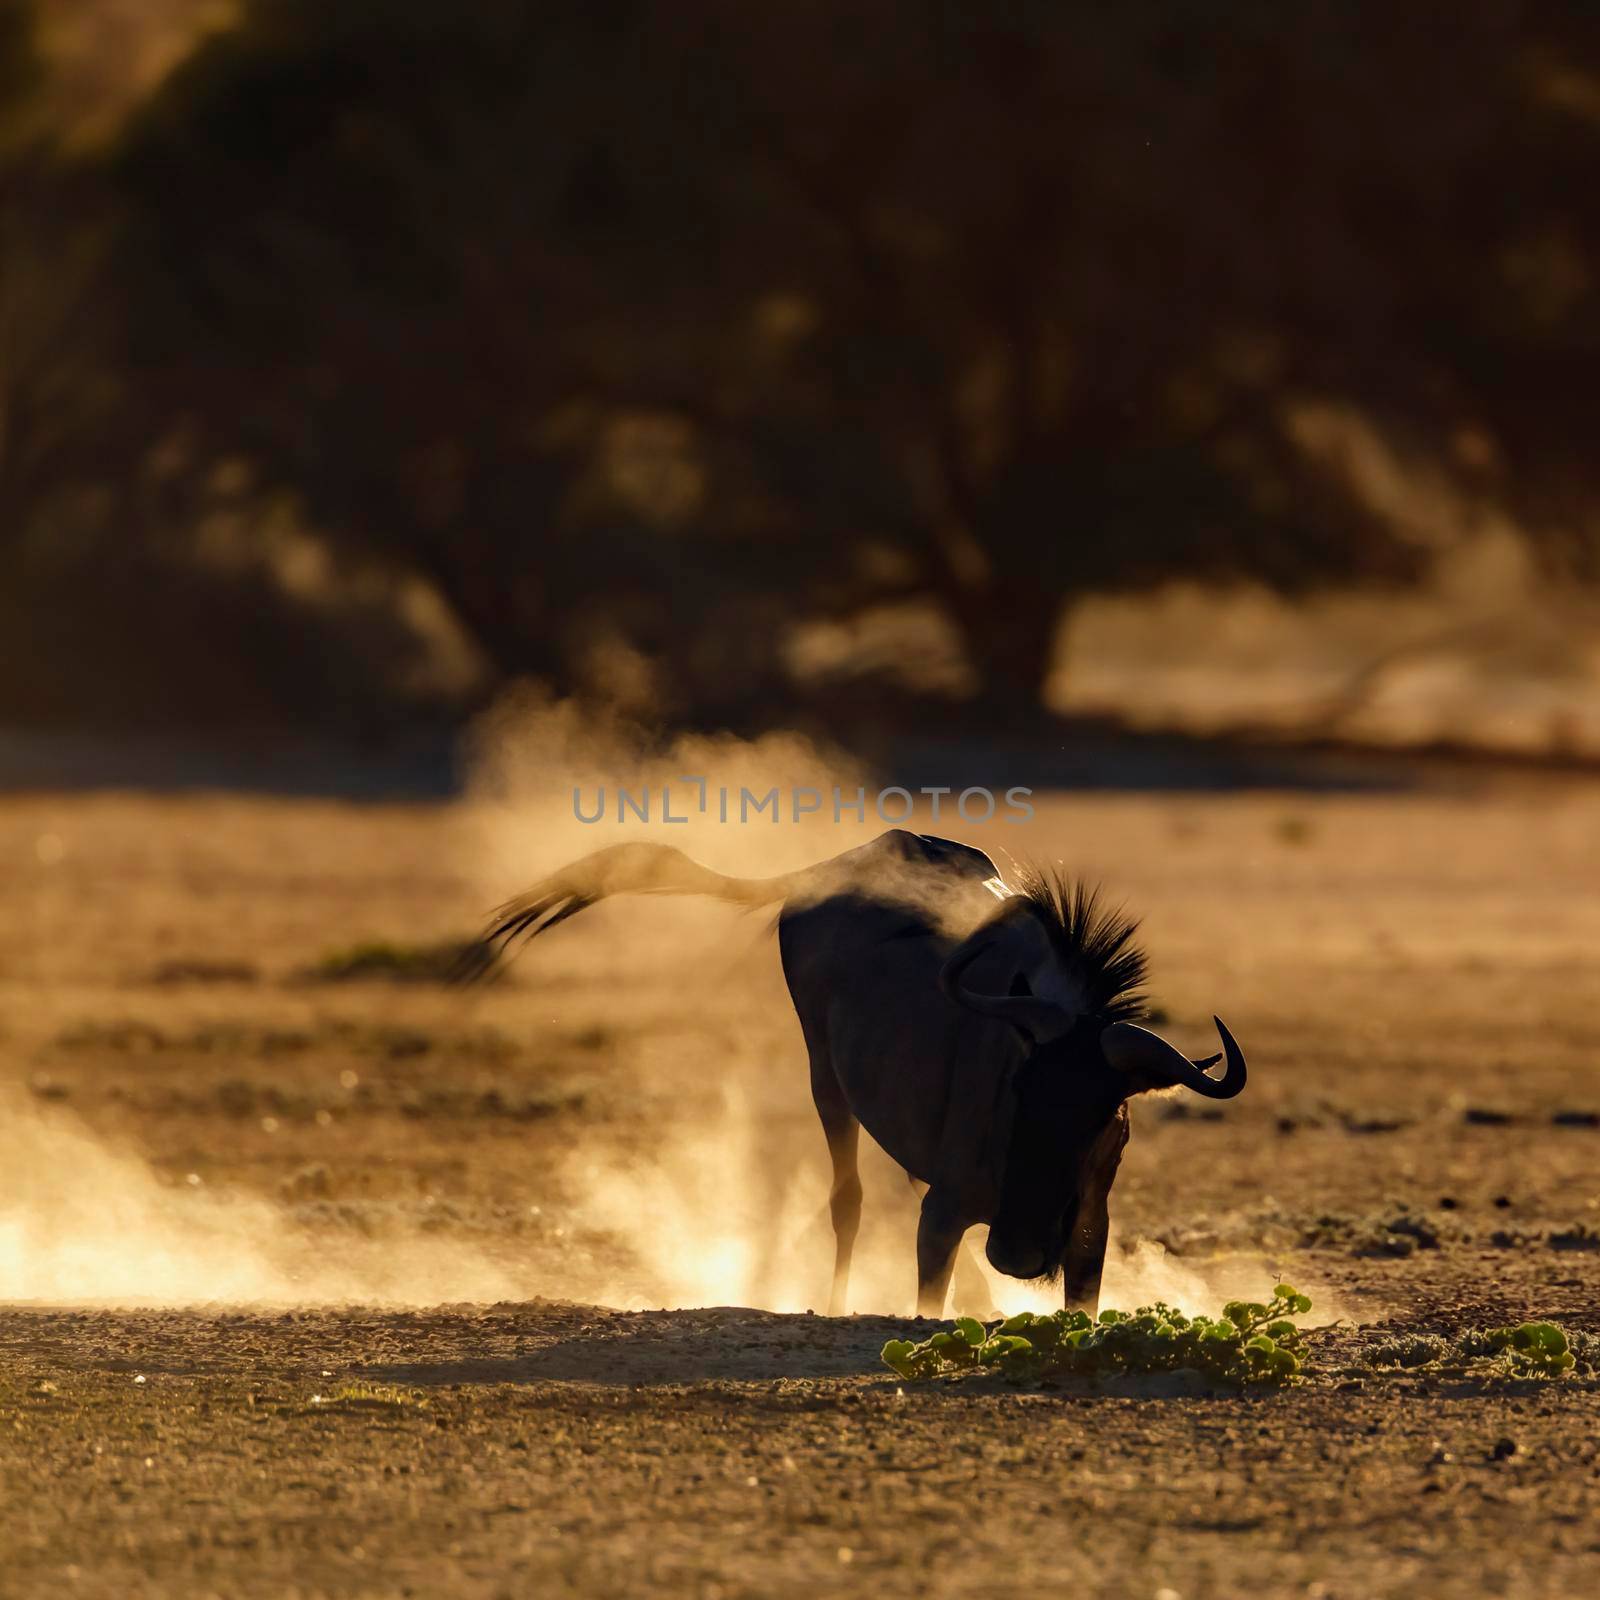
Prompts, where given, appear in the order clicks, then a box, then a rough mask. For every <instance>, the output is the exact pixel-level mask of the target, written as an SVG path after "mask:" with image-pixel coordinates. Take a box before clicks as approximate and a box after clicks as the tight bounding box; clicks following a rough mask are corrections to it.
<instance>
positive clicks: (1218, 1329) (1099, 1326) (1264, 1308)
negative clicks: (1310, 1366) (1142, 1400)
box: [883, 1283, 1311, 1388]
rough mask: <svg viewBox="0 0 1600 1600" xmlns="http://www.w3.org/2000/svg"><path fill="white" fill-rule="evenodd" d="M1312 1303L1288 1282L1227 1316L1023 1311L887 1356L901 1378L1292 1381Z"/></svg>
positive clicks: (1228, 1309)
mask: <svg viewBox="0 0 1600 1600" xmlns="http://www.w3.org/2000/svg"><path fill="white" fill-rule="evenodd" d="M1310 1309H1311V1301H1310V1300H1309V1299H1307V1297H1306V1296H1305V1295H1303V1294H1301V1293H1300V1292H1299V1291H1298V1290H1296V1289H1294V1288H1292V1287H1290V1285H1288V1284H1286V1283H1280V1284H1278V1285H1277V1286H1276V1287H1275V1288H1274V1289H1273V1291H1272V1297H1271V1299H1270V1300H1268V1301H1266V1302H1260V1301H1254V1300H1232V1301H1229V1302H1228V1304H1227V1305H1225V1306H1224V1307H1223V1309H1222V1315H1221V1316H1220V1317H1188V1316H1185V1315H1184V1313H1183V1312H1181V1311H1177V1310H1174V1309H1173V1307H1171V1306H1169V1305H1166V1304H1165V1303H1163V1302H1161V1301H1157V1302H1156V1303H1155V1304H1154V1305H1148V1306H1140V1307H1139V1308H1138V1310H1136V1311H1111V1310H1107V1311H1102V1312H1101V1313H1100V1315H1099V1318H1098V1319H1095V1320H1091V1319H1090V1317H1089V1316H1088V1315H1087V1313H1085V1312H1082V1311H1056V1312H1052V1313H1049V1314H1047V1315H1035V1314H1034V1313H1033V1312H1029V1311H1024V1312H1020V1313H1019V1314H1018V1315H1016V1316H1014V1317H1008V1318H1006V1319H1005V1320H1004V1321H1003V1322H998V1323H996V1324H995V1325H994V1326H993V1327H987V1328H986V1327H985V1326H984V1324H983V1323H981V1322H979V1321H978V1320H977V1319H976V1318H974V1317H961V1318H959V1319H957V1321H956V1322H955V1323H954V1324H952V1326H951V1327H949V1328H947V1329H942V1330H941V1331H940V1332H938V1333H936V1334H934V1335H933V1336H932V1337H931V1338H929V1339H925V1340H923V1341H922V1342H921V1343H920V1344H916V1343H913V1342H912V1341H911V1340H909V1339H891V1340H890V1341H889V1342H888V1343H887V1344H886V1345H885V1346H884V1347H883V1359H884V1361H885V1362H886V1363H887V1364H888V1365H889V1366H890V1367H892V1368H893V1369H894V1370H895V1371H896V1372H898V1373H899V1374H900V1376H901V1377H902V1378H909V1379H920V1378H933V1377H939V1376H941V1375H944V1374H948V1373H957V1372H962V1371H966V1370H969V1369H972V1368H978V1367H983V1368H992V1369H994V1370H997V1371H998V1372H1000V1373H1001V1374H1002V1375H1003V1376H1005V1377H1007V1378H1010V1379H1013V1380H1015V1381H1019V1382H1029V1381H1036V1380H1038V1379H1041V1378H1048V1377H1053V1376H1058V1375H1070V1376H1074V1377H1111V1376H1117V1375H1120V1374H1145V1373H1159V1372H1177V1371H1179V1370H1181V1369H1184V1368H1188V1369H1190V1370H1193V1371H1195V1372H1198V1373H1200V1374H1201V1375H1202V1376H1204V1377H1206V1378H1208V1379H1210V1380H1211V1381H1212V1382H1214V1383H1220V1384H1225V1385H1229V1386H1233V1387H1240V1388H1243V1387H1245V1386H1246V1385H1278V1384H1285V1383H1288V1382H1289V1381H1290V1380H1291V1379H1292V1378H1294V1376H1295V1375H1296V1373H1298V1372H1299V1371H1300V1367H1301V1362H1302V1360H1303V1355H1302V1352H1301V1348H1300V1330H1299V1329H1298V1328H1297V1327H1296V1326H1295V1324H1294V1322H1293V1321H1292V1320H1291V1319H1292V1318H1293V1317H1295V1316H1297V1315H1300V1314H1302V1313H1304V1312H1307V1311H1309V1310H1310Z"/></svg>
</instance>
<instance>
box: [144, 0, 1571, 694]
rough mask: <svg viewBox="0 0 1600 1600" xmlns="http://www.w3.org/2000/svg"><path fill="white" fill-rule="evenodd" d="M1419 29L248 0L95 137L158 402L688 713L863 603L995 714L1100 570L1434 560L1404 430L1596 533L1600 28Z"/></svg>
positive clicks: (257, 477) (1056, 14) (1547, 545)
mask: <svg viewBox="0 0 1600 1600" xmlns="http://www.w3.org/2000/svg"><path fill="white" fill-rule="evenodd" d="M1435 24H1436V19H1435V18H1434V17H1432V16H1431V15H1426V14H1424V13H1420V12H1417V13H1404V12H1401V13H1396V12H1394V11H1393V9H1392V8H1388V7H1382V8H1380V7H1378V6H1376V5H1365V6H1363V5H1355V6H1351V5H1348V4H1334V3H1332V0H1312V3H1310V4H1307V5H1304V6H1301V7H1297V8H1296V10H1295V12H1294V15H1293V17H1292V19H1291V18H1288V17H1287V16H1286V15H1285V13H1284V12H1283V11H1282V8H1281V7H1277V6H1274V5H1269V4H1266V3H1255V0H1247V3H1245V4H1241V5H1238V6H1234V7H1231V8H1229V10H1228V12H1227V14H1226V16H1225V17H1221V18H1219V16H1218V14H1217V12H1216V9H1215V7H1214V5H1212V4H1210V3H1208V0H1159V3H1156V4H1152V5H1148V6H1142V7H1135V8H1120V9H1116V8H1113V9H1107V8H1099V7H1096V8H1088V7H1062V6H1059V5H1054V4H1045V3H1043V0H1012V3H1010V4H1007V5H1005V6H993V5H987V4H979V3H977V0H852V3H849V4H846V3H844V0H814V3H808V4H806V5H803V6H802V5H778V6H767V7H761V8H759V10H758V11H752V10H751V9H750V8H749V7H747V6H738V5H735V4H733V3H732V0H701V3H698V4H692V5H687V4H684V3H682V0H670V3H669V0H599V3H596V0H589V3H581V4H580V3H577V0H551V3H548V4H545V5H541V6H539V7H526V6H523V5H521V4H514V3H512V0H457V3H454V4H444V3H442V0H381V3H380V0H343V3H341V4H339V5H337V6H328V5H325V4H321V3H317V0H258V3H256V4H254V5H249V6H247V7H246V9H245V11H244V14H243V18H242V20H241V22H240V24H239V26H238V27H237V28H235V29H234V30H232V31H231V32H229V33H227V34H225V35H222V36H220V37H218V38H216V39H215V40H214V41H212V42H211V43H210V44H209V45H207V47H206V48H204V49H203V50H201V51H200V52H198V53H197V54H196V56H195V57H194V58H193V59H192V60H191V61H190V63H189V64H188V65H187V66H186V67H185V68H183V69H182V70H180V71H179V72H178V73H176V74H175V75H174V76H173V78H172V79H171V80H170V82H169V84H168V85H167V87H166V89H165V90H164V92H162V93H161V94H160V95H159V96H158V97H157V98H156V100H155V101H154V102H153V103H152V104H151V105H150V106H149V107H148V108H147V110H146V112H145V113H144V114H143V115H142V116H141V117H140V118H139V119H138V120H137V121H136V122H135V124H134V126H133V128H132V130H131V132H130V134H129V136H128V139H127V141H126V144H125V149H124V152H123V154H122V157H121V164H120V167H119V177H120V182H121V185H122V190H123V193H124V195H125V196H126V198H127V199H128V201H129V214H130V216H131V218H132V225H131V227H130V230H129V232H128V235H127V238H126V243H125V250H126V254H125V257H124V276H125V280H126V281H127V283H128V284H129V285H130V287H131V293H132V296H133V304H134V306H135V308H136V309H135V311H134V313H133V320H132V332H133V334H134V336H135V358H134V359H135V369H134V370H135V371H136V373H137V379H138V383H139V389H140V394H141V404H140V407H139V416H140V421H141V422H142V423H144V424H146V425H147V426H148V428H149V430H150V432H149V433H148V434H147V437H148V438H152V439H154V438H160V439H162V440H163V441H165V443H166V444H167V445H168V446H169V447H172V446H173V441H181V444H182V448H181V452H180V456H181V460H182V461H183V462H184V463H185V465H184V469H183V474H182V477H183V482H184V483H185V484H187V485H188V486H190V487H194V486H204V485H207V484H210V483H212V482H214V476H215V473H216V471H217V468H218V465H219V463H227V462H243V463H248V464H249V467H250V471H251V473H252V474H253V478H252V481H253V482H255V483H258V484H260V485H261V486H263V487H264V488H267V489H276V488H280V487H282V486H288V487H290V488H292V489H293V491H294V492H295V493H296V494H297V495H298V496H300V497H301V499H302V500H303V504H304V507H305V510H306V513H307V515H308V516H309V517H310V518H311V519H312V521H313V522H314V523H315V524H316V525H317V526H318V527H319V528H321V529H322V530H324V531H325V532H326V533H327V535H328V536H329V537H330V538H331V539H332V540H333V541H334V542H335V545H336V547H337V548H338V549H339V550H340V551H341V552H342V553H343V555H344V557H345V558H346V559H348V560H351V561H358V562H372V561H378V562H384V563H389V564H393V565H395V566H399V567H403V568H406V569H409V570H415V571H417V572H420V573H422V574H425V575H426V576H427V578H428V579H429V580H430V581H431V582H432V583H433V584H434V585H435V586H436V588H437V589H438V591H439V593H440V594H441V595H442V596H443V597H444V598H445V599H446V600H447V601H448V603H449V604H450V606H451V607H452V608H453V609H454V610H455V612H456V614H457V615H458V616H459V617H460V618H461V619H462V621H463V623H464V624H465V625H466V627H467V628H468V629H469V630H470V632H471V633H472V635H473V637H474V638H475V639H476V640H477V642H478V644H479V645H480V647H481V648H482V650H483V651H484V652H485V655H486V656H487V658H488V660H489V661H490V662H491V663H492V665H493V667H494V669H495V670H496V671H497V672H499V673H501V674H510V673H515V672H534V673H539V674H544V675H548V676H551V677H554V678H555V679H556V680H557V681H567V682H570V681H571V679H572V677H573V675H574V674H575V673H577V672H579V671H580V670H581V668H582V663H583V661H584V660H585V659H586V657H587V656H588V655H589V654H592V652H593V651H594V650H595V649H596V648H597V646H599V645H603V644H604V642H605V641H607V640H611V639H615V640H621V641H623V642H625V643H626V644H627V645H629V646H630V647H631V648H632V649H633V650H635V651H639V652H642V653H644V654H645V655H646V656H648V657H650V658H652V659H653V660H654V661H655V662H656V663H657V665H658V667H659V669H660V670H661V672H662V674H663V675H664V678H665V681H666V683H667V689H668V694H669V709H674V710H676V711H678V712H679V713H680V714H685V715H694V716H700V717H704V718H710V719H720V718H724V717H734V718H737V717H738V716H740V715H741V714H753V708H756V707H759V706H760V705H761V704H763V703H770V701H771V698H772V697H773V696H774V695H775V694H777V693H779V692H780V690H781V687H782V681H783V662H782V652H781V643H782V639H783V636H784V629H785V625H786V624H787V623H789V622H792V621H794V620H795V619H798V618H804V617H812V616H818V615H846V614H850V613H852V612H855V611H857V610H859V609H860V608H862V607H864V606H867V605H870V604H872V603H874V602H875V601H880V600H883V599H885V598H888V597H921V598H924V599H927V600H930V601H931V602H933V603H934V604H936V605H937V606H938V607H939V608H941V610H942V611H943V612H944V614H945V615H946V616H947V617H948V618H949V619H950V620H951V621H952V622H953V624H954V625H955V627H956V628H957V629H958V631H959V634H960V637H961V639H962V641H963V643H964V646H965V650H966V653H967V655H968V657H969V659H970V662H971V664H972V667H973V669H974V672H975V674H976V679H977V682H978V684H979V687H980V692H981V694H982V696H983V698H984V699H985V701H987V702H990V703H993V704H996V705H1006V706H1010V707H1013V708H1018V707H1031V706H1033V705H1035V704H1036V703H1037V698H1038V693H1039V689H1040V686H1041V683H1042V680H1043V677H1044V674H1045V672H1046V670H1047V668H1048V665H1049V662H1050V657H1051V653H1052V644H1053V640H1054V637H1055V633H1056V629H1057V626H1058V623H1059V621H1060V618H1061V616H1062V613H1063V610H1064V608H1066V607H1069V606H1070V605H1071V604H1072V603H1073V602H1074V601H1076V600H1078V599H1079V598H1081V597H1083V596H1085V595H1089V594H1096V593H1105V592H1114V591H1124V590H1129V589H1136V588H1139V587H1144V586H1149V585H1153V584H1157V583H1160V582H1164V581H1167V580H1169V579H1171V578H1172V577H1174V576H1185V577H1195V578H1202V579H1211V578H1215V579H1226V578H1242V579H1248V580H1252V581H1256V582H1259V583H1263V584H1266V585H1269V586H1271V587H1273V588H1275V589H1277V590H1280V591H1282V592H1287V593H1294V592H1299V591H1304V590H1308V589H1311V588H1313V587H1317V586H1321V585H1324V584H1327V583H1332V582H1352V581H1362V580H1376V581H1406V580H1408V579H1411V578H1413V577H1415V576H1416V575H1417V574H1418V573H1419V572H1421V571H1422V570H1424V569H1425V568H1426V565H1427V562H1428V559H1429V555H1430V550H1429V545H1428V540H1427V538H1426V537H1424V536H1423V534H1424V532H1425V530H1419V529H1417V528H1414V527H1410V526H1407V524H1406V521H1405V519H1404V516H1403V515H1400V514H1397V511H1396V508H1395V505H1394V503H1393V500H1392V497H1391V498H1390V499H1389V500H1385V499H1384V497H1383V494H1382V484H1381V482H1380V481H1379V478H1380V475H1379V473H1378V472H1377V470H1376V467H1377V466H1381V465H1382V463H1383V462H1384V461H1386V460H1388V459H1390V458H1392V457H1399V458H1401V459H1409V460H1415V461H1426V462H1427V463H1429V464H1430V465H1431V466H1432V468H1433V469H1434V470H1435V471H1439V472H1443V473H1446V474H1448V475H1449V476H1450V477H1451V478H1452V479H1453V480H1455V481H1457V482H1458V483H1460V484H1462V485H1463V486H1464V487H1465V490H1466V491H1467V492H1468V493H1469V494H1470V495H1474V496H1480V497H1482V498H1483V499H1484V500H1486V501H1487V500H1491V499H1492V500H1497V501H1499V502H1501V503H1502V504H1504V505H1505V506H1507V507H1509V508H1510V509H1512V510H1513V511H1514V513H1515V514H1516V515H1517V516H1518V517H1519V518H1520V519H1521V521H1522V525H1523V526H1524V527H1525V528H1526V529H1527V531H1528V533H1529V536H1530V538H1532V539H1534V540H1535V541H1536V542H1537V543H1538V544H1539V547H1540V549H1541V550H1542V551H1543V552H1544V553H1545V554H1546V555H1547V556H1548V557H1549V559H1551V560H1552V561H1556V562H1559V563H1564V564H1565V566H1566V567H1567V568H1568V569H1569V570H1573V571H1580V570H1584V569H1585V568H1586V567H1592V565H1593V562H1594V558H1595V551H1596V548H1597V546H1596V540H1595V535H1594V520H1593V518H1594V514H1593V512H1592V510H1591V509H1590V506H1591V505H1592V497H1593V494H1594V491H1595V488H1596V482H1595V479H1596V475H1597V473H1600V458H1597V457H1596V456H1595V454H1594V452H1593V450H1592V448H1591V446H1590V443H1589V439H1588V423H1587V414H1586V400H1587V395H1586V390H1585V389H1584V388H1583V387H1582V384H1583V379H1584V377H1585V375H1586V374H1587V373H1588V372H1589V371H1590V370H1592V361H1593V358H1594V355H1595V353H1596V345H1597V342H1600V316H1597V298H1596V267H1597V260H1600V258H1597V248H1600V203H1597V201H1596V198H1595V196H1596V194H1597V193H1600V189H1597V186H1596V184H1595V182H1594V177H1595V163H1596V156H1597V154H1600V67H1597V62H1600V50H1597V28H1600V15H1597V14H1595V13H1593V12H1592V11H1591V10H1590V9H1588V8H1586V7H1582V6H1578V5H1576V4H1571V5H1562V4H1550V5H1534V4H1518V3H1514V0H1499V3H1496V4H1493V5H1489V6H1483V7H1475V8H1471V9H1469V11H1468V12H1466V13H1464V14H1460V15H1452V18H1451V20H1450V25H1449V27H1448V28H1447V29H1443V30H1441V29H1440V28H1439V27H1438V26H1436V25H1435ZM174 459H177V458H176V457H175V458H174ZM1375 464H1376V465H1375ZM1435 536H1436V535H1435Z"/></svg>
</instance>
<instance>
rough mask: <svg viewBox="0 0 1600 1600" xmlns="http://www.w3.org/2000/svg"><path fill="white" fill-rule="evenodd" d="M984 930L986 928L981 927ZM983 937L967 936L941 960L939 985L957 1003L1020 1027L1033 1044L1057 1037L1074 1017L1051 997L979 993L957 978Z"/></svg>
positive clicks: (979, 948)
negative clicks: (953, 952)
mask: <svg viewBox="0 0 1600 1600" xmlns="http://www.w3.org/2000/svg"><path fill="white" fill-rule="evenodd" d="M984 931H985V932H987V931H989V930H984ZM989 943H990V940H989V939H987V938H981V937H980V938H972V939H969V940H968V941H967V942H966V943H965V944H964V945H962V946H961V948H960V949H959V950H957V951H956V952H955V954H954V955H953V956H951V957H950V959H949V960H948V961H947V962H946V963H945V965H944V970H943V971H942V972H941V973H940V974H939V987H940V988H941V989H943V990H944V992H945V994H946V995H947V996H948V997H949V998H950V999H951V1000H954V1001H955V1003H956V1004H957V1005H959V1006H965V1007H966V1008H967V1010H969V1011H976V1012H977V1013H978V1015H979V1016H982V1017H998V1018H999V1019H1000V1020H1001V1021H1002V1022H1009V1023H1010V1024H1011V1025H1012V1027H1014V1028H1020V1029H1021V1030H1022V1031H1023V1032H1024V1033H1026V1034H1027V1035H1028V1036H1029V1038H1031V1039H1032V1040H1033V1041H1034V1042H1035V1043H1036V1044H1046V1043H1048V1042H1049V1041H1050V1040H1051V1039H1059V1038H1060V1037H1061V1035H1062V1034H1064V1033H1065V1032H1067V1030H1068V1029H1069V1028H1071V1026H1072V1024H1073V1023H1074V1022H1075V1021H1076V1020H1077V1018H1076V1015H1075V1014H1074V1013H1073V1012H1070V1011H1067V1010H1064V1009H1063V1008H1062V1007H1061V1006H1059V1005H1057V1004H1055V1002H1054V1001H1050V1000H1042V999H1040V997H1039V996H1038V995H1033V994H983V993H982V992H981V991H979V990H977V989H969V988H968V987H967V986H966V984H964V983H963V982H962V981H961V978H962V974H963V973H965V972H966V970H967V968H968V967H970V966H971V965H972V963H973V962H974V961H975V960H977V958H978V957H979V956H980V955H982V954H983V952H984V951H985V950H986V949H987V948H988V947H989Z"/></svg>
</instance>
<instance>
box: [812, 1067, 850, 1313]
mask: <svg viewBox="0 0 1600 1600" xmlns="http://www.w3.org/2000/svg"><path fill="white" fill-rule="evenodd" d="M811 1098H812V1100H813V1101H814V1102H815V1104H816V1107H817V1116H818V1118H819V1119H820V1120H821V1122H822V1132H823V1135H824V1137H825V1138H826V1139H827V1141H828V1158H829V1160H830V1161H832V1163H833V1181H832V1183H831V1184H830V1186H829V1190H828V1215H829V1217H830V1219H831V1220H832V1222H833V1284H832V1287H831V1288H830V1289H829V1291H828V1315H829V1316H830V1317H842V1316H843V1315H844V1313H845V1304H846V1301H847V1299H848V1297H849V1293H850V1256H851V1253H852V1252H853V1251H854V1249H855V1244H856V1233H857V1231H858V1230H859V1229H860V1227H861V1176H860V1174H859V1173H858V1172H857V1170H856V1147H857V1145H858V1143H859V1142H860V1134H861V1124H860V1123H859V1122H857V1121H856V1119H855V1116H854V1115H853V1113H852V1112H851V1110H850V1108H849V1106H848V1105H846V1103H845V1098H844V1094H843V1092H842V1091H841V1090H840V1088H839V1084H838V1080H837V1079H835V1077H834V1075H833V1069H832V1067H830V1066H828V1065H827V1064H826V1063H821V1062H817V1061H813V1062H812V1066H811Z"/></svg>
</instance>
